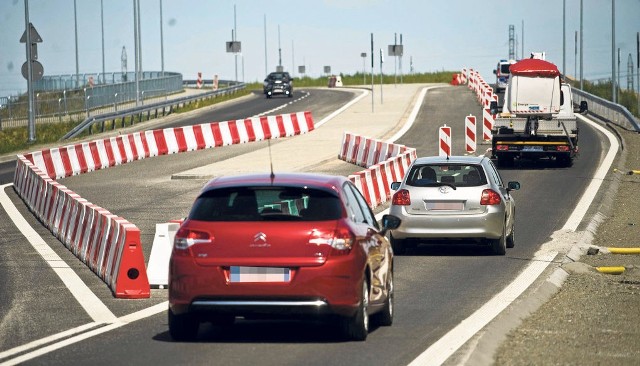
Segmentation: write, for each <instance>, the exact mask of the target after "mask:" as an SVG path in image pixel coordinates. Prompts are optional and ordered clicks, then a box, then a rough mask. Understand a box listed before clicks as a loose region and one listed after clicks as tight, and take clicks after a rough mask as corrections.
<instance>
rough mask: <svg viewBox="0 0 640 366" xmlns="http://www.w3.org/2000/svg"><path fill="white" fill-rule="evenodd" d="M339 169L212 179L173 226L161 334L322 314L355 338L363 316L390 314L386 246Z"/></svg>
mask: <svg viewBox="0 0 640 366" xmlns="http://www.w3.org/2000/svg"><path fill="white" fill-rule="evenodd" d="M399 225H400V220H399V219H398V218H397V217H394V216H391V215H385V216H384V217H383V219H382V225H380V224H379V223H378V222H377V221H376V219H375V217H374V215H373V212H372V211H371V208H370V207H369V205H368V204H367V202H366V201H365V199H364V197H363V196H362V194H361V193H360V191H358V189H357V188H356V187H355V185H354V184H353V183H351V181H349V180H348V179H347V178H346V177H341V176H332V175H322V174H307V173H288V174H275V175H270V174H251V175H240V176H234V177H231V176H230V177H219V178H214V179H213V180H211V181H210V182H209V183H207V185H206V186H205V187H204V188H203V190H202V191H201V192H200V194H199V195H198V197H197V198H196V200H195V202H194V204H193V206H192V209H191V212H190V213H189V216H188V217H187V218H186V219H185V221H184V222H183V223H182V225H181V226H180V229H179V230H178V232H177V233H176V236H175V241H174V247H173V250H172V253H171V259H170V264H169V311H168V317H169V333H170V335H171V337H172V338H173V339H175V340H187V341H188V340H194V339H195V338H196V337H197V335H198V328H199V324H200V323H201V322H210V323H213V324H217V325H231V324H233V322H234V321H235V320H236V318H237V317H244V318H245V319H263V318H276V319H277V318H285V319H290V318H302V319H309V318H310V319H318V318H319V319H321V320H327V321H330V322H332V323H335V325H338V326H339V328H341V333H342V334H343V335H344V336H346V338H348V339H350V340H358V341H363V340H365V339H366V338H367V334H368V332H369V317H370V316H371V320H373V321H374V322H375V323H376V324H378V325H382V326H389V325H391V324H392V322H393V310H394V307H393V296H394V295H393V294H394V284H393V251H392V248H391V245H390V243H389V241H388V240H387V238H386V237H385V234H386V232H387V231H388V230H390V229H394V228H397V227H398V226H399Z"/></svg>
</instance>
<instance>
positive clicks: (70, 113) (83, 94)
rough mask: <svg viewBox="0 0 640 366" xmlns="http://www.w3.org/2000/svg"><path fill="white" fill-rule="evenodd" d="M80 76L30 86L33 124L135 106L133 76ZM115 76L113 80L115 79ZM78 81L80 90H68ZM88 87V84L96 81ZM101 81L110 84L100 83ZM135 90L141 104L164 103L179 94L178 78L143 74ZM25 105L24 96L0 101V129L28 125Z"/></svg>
mask: <svg viewBox="0 0 640 366" xmlns="http://www.w3.org/2000/svg"><path fill="white" fill-rule="evenodd" d="M88 75H93V74H84V75H82V77H81V78H80V77H78V78H77V79H76V78H75V75H61V76H49V77H45V78H43V79H42V80H40V81H39V82H38V83H37V86H34V90H35V92H34V97H35V98H34V107H33V108H34V113H35V120H36V123H51V122H63V121H70V120H74V121H81V120H83V119H85V118H87V117H90V116H91V115H95V114H103V113H108V112H114V111H117V110H118V109H124V108H127V107H128V106H130V104H132V103H133V104H134V105H135V100H136V83H135V81H129V80H133V79H135V75H134V74H133V73H130V74H120V73H113V74H112V77H111V78H110V79H109V78H105V75H104V74H102V75H99V74H95V75H97V77H96V79H92V76H88ZM116 76H117V77H116ZM80 79H82V84H81V85H84V87H82V88H75V89H73V88H72V89H68V88H69V87H73V86H74V85H77V84H78V80H80ZM98 79H100V82H99V83H93V82H91V83H89V82H88V80H98ZM105 79H107V81H111V82H104V81H105ZM138 90H139V91H140V100H141V102H142V103H143V104H145V103H150V102H151V103H155V102H158V101H161V100H166V97H167V95H170V94H174V93H178V92H181V91H182V90H183V86H182V74H179V73H175V72H165V73H164V74H161V73H160V72H145V73H143V78H142V79H141V80H139V83H138ZM28 109H29V102H28V99H27V98H26V97H25V96H22V97H4V98H0V129H2V128H10V127H23V126H27V125H28V113H29V112H28Z"/></svg>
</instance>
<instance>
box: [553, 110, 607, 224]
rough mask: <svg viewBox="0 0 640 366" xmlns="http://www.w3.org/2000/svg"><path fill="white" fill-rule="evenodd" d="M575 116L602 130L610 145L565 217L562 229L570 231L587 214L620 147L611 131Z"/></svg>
mask: <svg viewBox="0 0 640 366" xmlns="http://www.w3.org/2000/svg"><path fill="white" fill-rule="evenodd" d="M577 117H578V118H579V119H580V120H581V121H583V122H585V123H588V124H589V125H591V126H592V127H594V128H595V129H597V130H598V131H600V132H602V133H603V134H604V135H605V136H607V138H608V139H609V145H610V146H609V151H608V152H607V155H606V156H605V158H604V160H603V161H602V164H600V167H598V170H597V171H596V173H595V174H594V176H593V178H591V183H589V186H588V187H587V189H586V190H585V191H584V193H583V194H582V197H581V198H580V201H578V204H577V205H576V208H575V209H574V210H573V212H572V213H571V216H569V219H567V222H565V224H564V226H563V227H562V229H563V230H570V231H576V230H577V229H578V225H580V222H581V221H582V219H583V218H584V215H586V214H587V210H589V206H590V205H591V202H593V198H594V197H595V196H596V194H598V190H599V189H600V186H601V185H602V182H603V181H604V179H605V177H606V176H607V172H608V171H609V168H611V164H613V160H614V159H615V157H616V154H617V153H618V149H619V147H620V145H619V144H618V139H617V138H616V137H615V136H614V135H613V133H611V132H610V131H608V130H607V129H605V128H604V127H602V126H600V125H599V124H597V123H595V122H593V121H591V120H589V119H588V118H585V117H583V116H581V115H577Z"/></svg>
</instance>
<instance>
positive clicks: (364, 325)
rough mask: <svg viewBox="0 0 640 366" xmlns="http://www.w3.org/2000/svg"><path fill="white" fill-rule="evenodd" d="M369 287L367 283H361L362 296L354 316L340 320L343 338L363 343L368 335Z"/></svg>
mask: <svg viewBox="0 0 640 366" xmlns="http://www.w3.org/2000/svg"><path fill="white" fill-rule="evenodd" d="M368 307H369V285H368V284H367V281H366V280H364V281H362V295H361V298H360V305H358V311H356V313H355V315H354V316H352V317H348V318H343V319H342V331H343V333H344V336H345V337H346V338H347V339H349V340H352V341H364V340H366V339H367V335H368V334H369V314H368V313H367V310H368Z"/></svg>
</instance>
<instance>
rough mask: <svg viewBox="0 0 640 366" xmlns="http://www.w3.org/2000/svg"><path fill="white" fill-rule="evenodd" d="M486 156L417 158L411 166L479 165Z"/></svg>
mask: <svg viewBox="0 0 640 366" xmlns="http://www.w3.org/2000/svg"><path fill="white" fill-rule="evenodd" d="M486 158H487V157H486V156H472V155H469V156H464V155H460V156H449V157H448V158H447V157H446V156H425V157H421V158H417V159H416V160H415V161H414V162H413V164H414V165H416V164H419V165H423V164H443V163H444V164H446V163H456V164H481V163H482V161H483V160H484V159H486Z"/></svg>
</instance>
